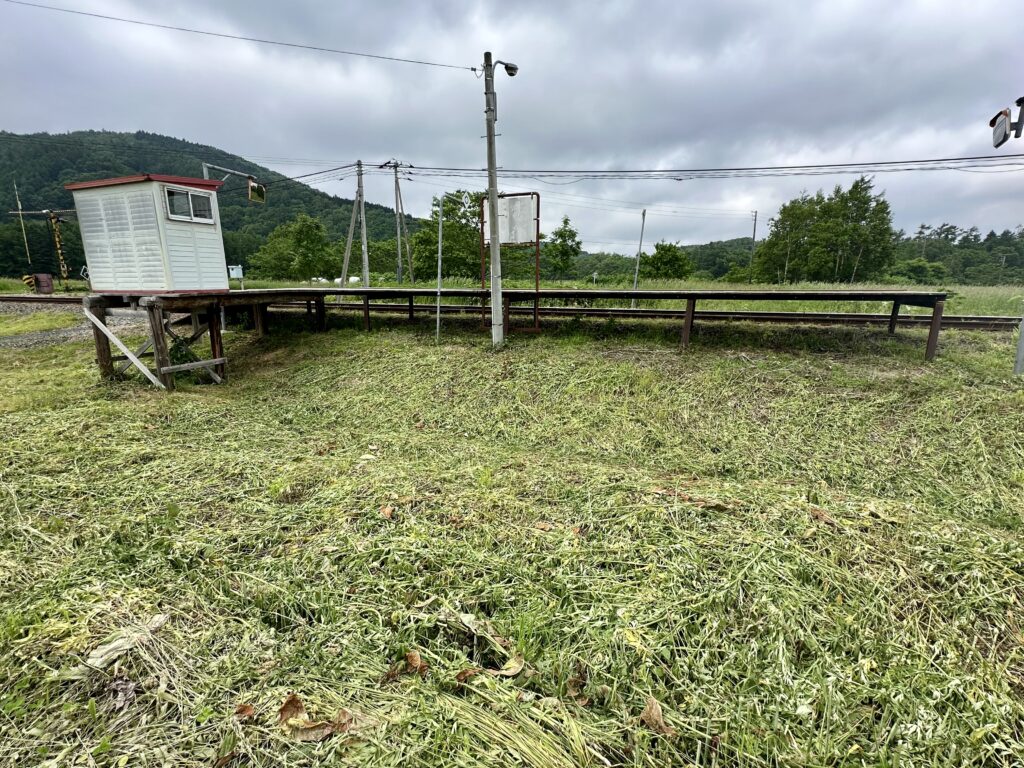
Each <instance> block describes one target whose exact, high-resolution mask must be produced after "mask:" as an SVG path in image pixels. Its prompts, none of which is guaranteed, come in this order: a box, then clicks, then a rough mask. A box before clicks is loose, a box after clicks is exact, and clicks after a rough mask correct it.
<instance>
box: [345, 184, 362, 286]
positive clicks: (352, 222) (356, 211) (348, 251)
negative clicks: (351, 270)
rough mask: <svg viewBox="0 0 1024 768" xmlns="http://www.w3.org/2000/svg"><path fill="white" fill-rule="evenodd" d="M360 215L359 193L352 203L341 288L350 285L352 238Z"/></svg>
mask: <svg viewBox="0 0 1024 768" xmlns="http://www.w3.org/2000/svg"><path fill="white" fill-rule="evenodd" d="M358 214H359V193H358V192H357V193H356V199H355V200H353V201H352V218H351V219H349V222H348V237H346V238H345V258H344V260H343V261H342V262H341V287H342V288H344V287H345V286H346V285H348V262H349V259H350V258H351V257H352V236H353V235H354V234H355V231H356V216H357V215H358Z"/></svg>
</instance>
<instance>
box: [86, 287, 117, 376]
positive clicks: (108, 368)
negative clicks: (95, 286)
mask: <svg viewBox="0 0 1024 768" xmlns="http://www.w3.org/2000/svg"><path fill="white" fill-rule="evenodd" d="M82 303H83V304H84V305H85V308H86V309H88V310H90V311H91V312H92V314H93V316H94V317H95V318H96V319H97V320H99V321H100V322H101V323H103V325H104V326H105V325H106V324H107V307H106V304H105V303H104V301H103V299H100V298H98V297H94V296H87V297H86V298H85V299H83V301H82ZM92 339H93V341H94V342H95V343H96V365H98V366H99V369H100V376H101V377H102V378H104V379H113V378H114V377H115V375H116V374H115V373H114V361H113V359H112V358H111V356H110V339H108V338H107V337H106V335H105V334H104V333H103V332H102V331H101V330H100V329H99V328H97V327H96V326H95V325H93V328H92Z"/></svg>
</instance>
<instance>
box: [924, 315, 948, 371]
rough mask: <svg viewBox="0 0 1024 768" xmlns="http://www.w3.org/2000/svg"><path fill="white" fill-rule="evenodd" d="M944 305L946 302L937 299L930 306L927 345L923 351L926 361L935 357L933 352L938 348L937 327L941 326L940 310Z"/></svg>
mask: <svg viewBox="0 0 1024 768" xmlns="http://www.w3.org/2000/svg"><path fill="white" fill-rule="evenodd" d="M945 306H946V302H944V301H941V300H939V301H936V302H935V306H934V307H933V308H932V322H931V325H929V326H928V346H927V347H926V348H925V351H924V359H925V360H926V361H928V362H931V361H932V360H934V359H935V353H936V352H937V351H938V349H939V329H940V328H941V327H942V310H943V309H945Z"/></svg>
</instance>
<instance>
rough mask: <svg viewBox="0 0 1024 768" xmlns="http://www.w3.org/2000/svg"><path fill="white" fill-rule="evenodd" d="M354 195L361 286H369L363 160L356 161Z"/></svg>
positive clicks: (368, 253) (368, 251)
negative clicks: (360, 241)
mask: <svg viewBox="0 0 1024 768" xmlns="http://www.w3.org/2000/svg"><path fill="white" fill-rule="evenodd" d="M356 196H357V197H358V198H359V236H360V238H361V239H362V245H363V288H369V287H370V249H369V248H368V247H367V245H366V201H365V200H364V199H363V161H362V160H359V161H357V162H356Z"/></svg>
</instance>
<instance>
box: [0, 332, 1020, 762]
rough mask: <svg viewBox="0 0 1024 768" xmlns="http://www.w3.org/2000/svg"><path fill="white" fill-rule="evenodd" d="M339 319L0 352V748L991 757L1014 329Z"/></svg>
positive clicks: (375, 758)
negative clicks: (516, 325) (112, 371)
mask: <svg viewBox="0 0 1024 768" xmlns="http://www.w3.org/2000/svg"><path fill="white" fill-rule="evenodd" d="M330 321H331V323H332V325H333V326H334V327H333V328H332V329H331V331H330V332H329V333H327V334H308V333H305V332H302V331H301V330H300V329H301V326H300V325H299V324H298V321H297V320H296V321H295V324H293V325H289V323H290V321H288V320H286V319H284V318H279V319H277V321H276V324H275V326H274V327H275V329H276V331H275V333H274V334H273V335H272V336H270V337H269V338H266V339H263V340H256V339H255V338H253V337H252V336H250V335H249V334H246V333H238V332H234V333H229V334H228V335H227V336H226V342H227V353H228V357H229V360H230V363H229V374H230V378H229V381H228V383H227V384H226V385H225V386H221V387H212V386H194V385H190V384H188V383H186V382H182V386H181V389H180V390H179V391H178V392H177V393H175V394H173V395H164V394H160V393H158V392H156V391H155V390H153V389H151V388H149V387H147V386H145V385H143V384H140V383H138V382H136V381H131V380H130V381H127V382H122V383H117V384H107V385H105V384H100V383H98V382H97V380H96V375H95V370H94V364H93V363H92V359H91V358H92V352H91V350H90V349H89V347H88V346H87V345H84V344H79V345H70V346H63V347H56V348H48V349H40V350H28V351H18V352H12V353H11V354H10V355H9V356H8V357H7V362H6V363H5V365H3V366H0V433H2V434H3V435H4V439H3V441H0V594H3V595H4V598H3V600H2V601H0V713H2V719H0V763H2V764H5V765H30V764H47V765H53V766H63V765H78V764H96V765H100V766H119V765H174V766H209V765H219V766H221V767H222V768H223V766H227V765H232V766H234V765H243V764H244V765H252V766H278V765H326V764H332V765H333V764H338V765H381V766H454V765H457V766H507V765H529V766H543V767H544V768H547V767H549V766H607V765H611V766H652V767H653V766H665V765H679V766H692V765H701V766H705V765H706V766H712V765H718V766H724V765H740V766H767V765H771V766H779V765H806V766H823V765H861V764H864V765H897V764H898V765H946V766H962V765H1012V764H1019V759H1020V755H1021V754H1024V697H1022V691H1024V653H1022V651H1021V642H1020V638H1021V629H1022V625H1021V621H1022V616H1021V605H1022V604H1024V567H1022V563H1024V538H1022V525H1021V524H1022V513H1024V505H1022V498H1024V438H1022V433H1021V430H1020V413H1021V408H1022V406H1024V389H1022V385H1021V383H1020V382H1019V381H1016V380H1013V379H1011V378H1009V377H1008V376H1007V371H1008V364H1009V362H1008V361H1009V360H1010V359H1011V357H1012V344H1011V337H1010V335H1009V334H995V335H990V334H977V333H966V332H948V333H945V334H943V345H942V351H941V356H940V358H939V360H938V362H937V363H935V364H934V365H924V364H923V363H921V361H920V341H921V338H920V334H917V333H913V332H909V333H907V334H905V335H900V336H898V337H896V338H889V337H887V336H885V334H884V333H877V334H876V333H870V332H865V331H864V330H863V329H842V328H838V329H830V330H829V331H827V332H825V331H823V332H816V333H814V334H810V335H808V334H805V333H802V332H801V331H800V330H799V329H794V328H763V329H762V328H743V327H721V326H718V327H716V326H705V327H700V328H698V329H697V338H696V339H695V343H694V345H693V347H692V348H691V351H690V352H688V353H687V354H685V355H680V354H679V353H678V352H677V351H676V348H675V341H676V339H675V332H674V330H670V329H666V328H660V327H657V326H642V327H637V328H633V327H632V326H631V325H629V324H622V323H586V322H567V323H564V324H549V329H548V333H546V334H544V335H541V336H527V335H516V336H513V337H512V339H511V340H510V343H509V344H508V346H507V347H506V348H505V349H504V350H502V351H501V352H498V353H495V352H493V351H491V350H490V349H489V345H488V343H487V340H486V339H485V338H484V337H482V336H481V335H480V334H479V332H478V331H477V330H476V328H475V327H474V326H473V324H472V322H467V323H459V322H454V321H450V320H447V319H446V320H445V328H444V337H443V341H442V343H441V344H440V345H435V344H434V343H433V337H432V333H433V327H432V324H430V323H425V324H424V325H422V326H416V325H414V326H407V325H404V324H395V325H389V324H387V323H386V321H380V320H377V319H375V321H374V324H375V328H376V329H377V330H375V331H374V332H373V333H369V334H367V333H363V332H361V331H358V330H356V329H355V326H354V323H353V322H350V321H347V320H344V319H342V318H337V317H333V316H332V317H331V318H330ZM154 617H166V623H163V624H162V626H159V625H160V623H161V621H163V619H162V618H161V619H160V620H158V621H156V622H153V621H152V620H153V619H154ZM147 624H149V625H150V626H153V627H157V626H159V628H156V629H147V628H146V626H147ZM112 644H113V645H112ZM98 648H99V649H101V651H102V652H101V653H97V649H98ZM111 648H113V649H115V650H117V649H120V655H117V656H116V658H110V657H111V655H112V654H114V652H115V650H110V649H111ZM412 651H415V653H416V654H418V656H413V657H411V658H413V659H415V661H414V662H413V663H412V667H411V670H410V662H409V661H408V659H409V658H410V657H409V653H410V652H412ZM90 655H92V657H93V659H94V664H93V668H91V669H90V668H87V667H84V668H83V667H82V666H81V665H82V662H83V660H86V659H88V658H89V657H90ZM424 664H425V665H427V667H428V668H426V669H424V667H423V665H424ZM502 667H505V669H506V670H507V671H508V670H511V671H510V672H509V674H505V675H498V674H492V673H489V672H487V671H482V672H479V673H475V674H474V673H472V671H473V670H495V671H497V670H501V669H502ZM467 670H469V671H467ZM517 670H518V671H517ZM290 693H295V694H297V695H298V696H299V697H300V698H301V700H302V701H303V703H304V705H305V710H306V712H307V714H308V716H309V718H310V719H312V720H315V721H321V720H322V721H330V720H332V719H333V718H335V716H336V715H337V714H338V713H339V711H340V710H346V711H347V712H348V713H349V714H348V715H347V717H348V718H352V717H354V725H353V727H351V728H349V727H348V726H347V725H346V726H345V728H340V727H339V730H337V731H336V732H334V735H327V736H326V737H325V738H324V740H323V741H319V742H307V741H301V740H299V738H298V737H297V735H296V734H297V733H300V731H298V730H296V728H295V727H294V726H290V725H289V724H288V723H287V722H286V723H284V724H280V723H279V722H278V709H279V707H281V705H282V702H284V701H285V699H286V697H287V696H288V695H289V694H290ZM652 700H653V701H654V702H657V704H658V706H657V707H654V706H652V704H651V702H652ZM249 707H251V708H252V715H251V716H250V715H249V714H248V713H249V709H248V708H249ZM659 709H660V713H661V714H660V716H659V715H657V712H658V710H659ZM236 710H237V711H238V712H240V713H241V714H236ZM338 722H343V723H349V722H350V721H349V720H346V719H343V720H340V721H338ZM321 731H322V732H324V731H325V728H321Z"/></svg>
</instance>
